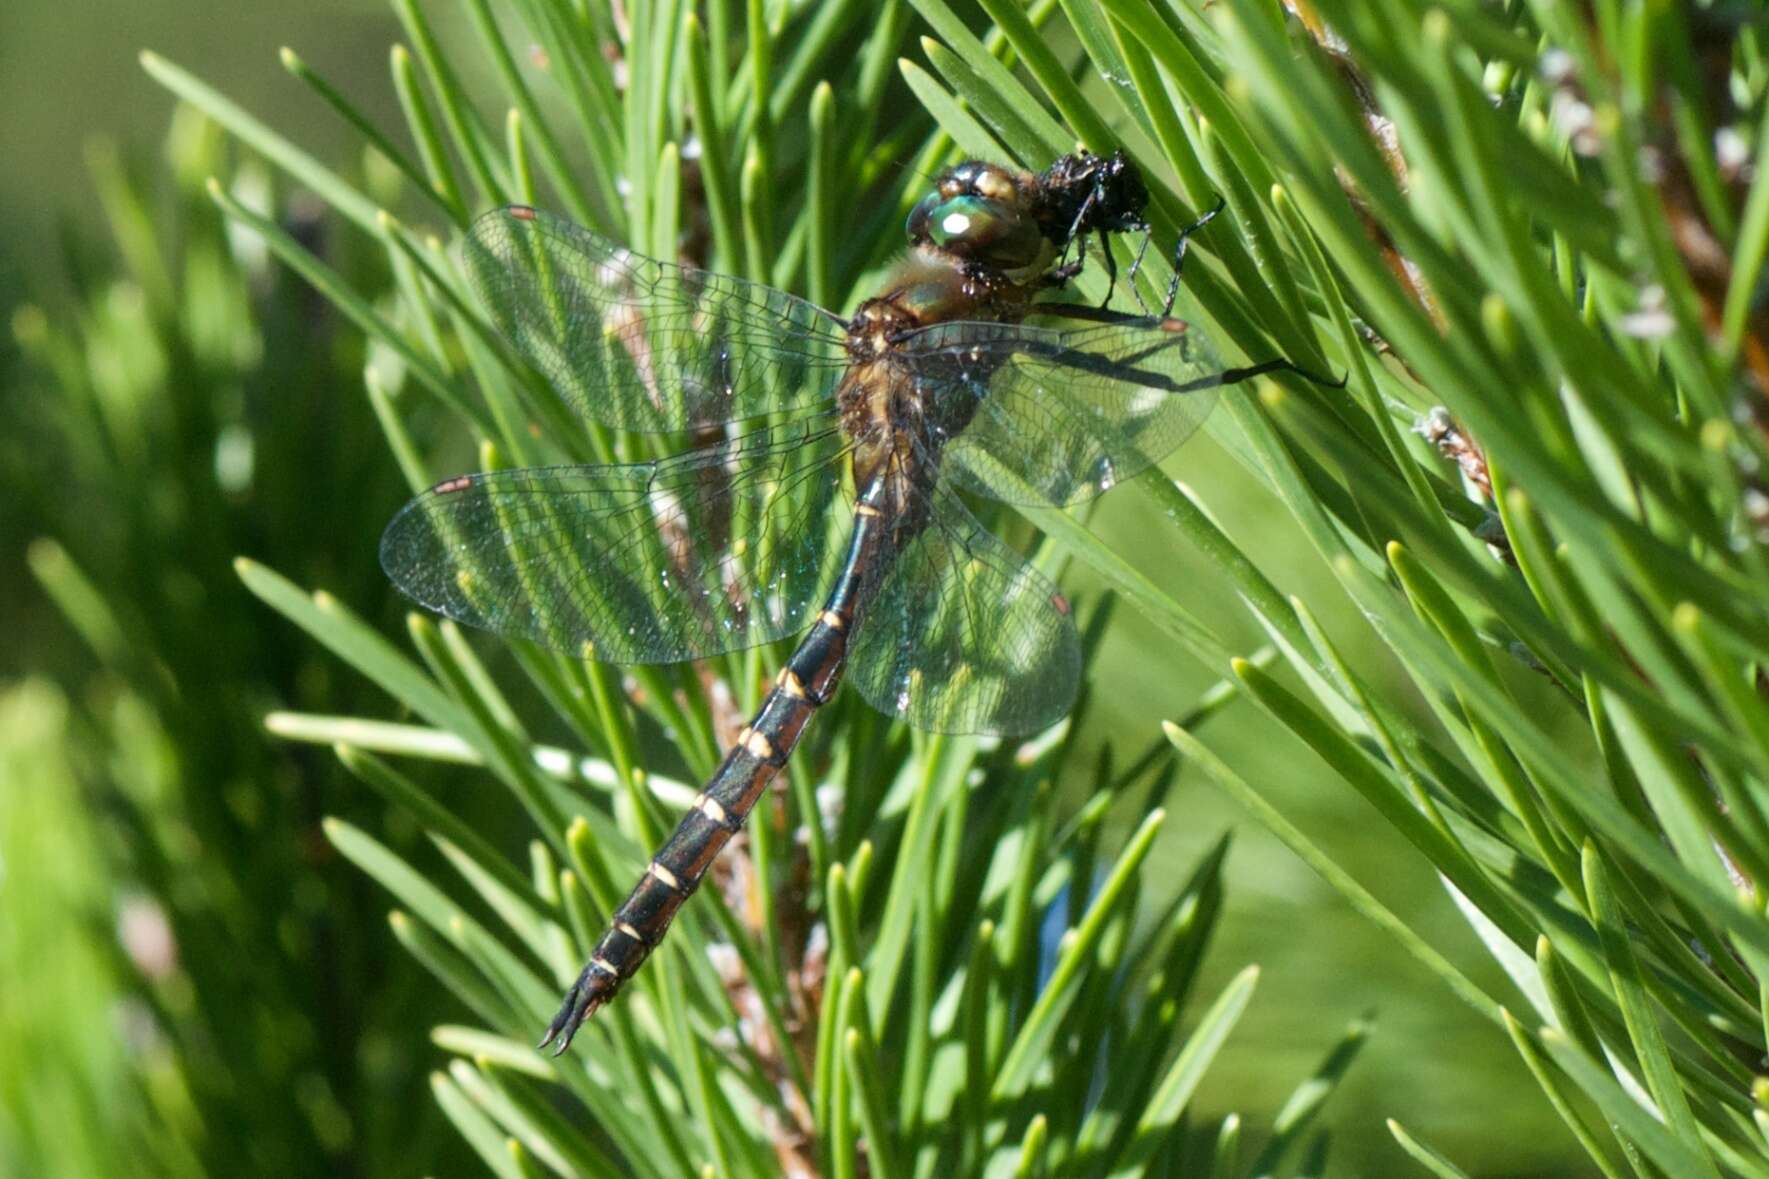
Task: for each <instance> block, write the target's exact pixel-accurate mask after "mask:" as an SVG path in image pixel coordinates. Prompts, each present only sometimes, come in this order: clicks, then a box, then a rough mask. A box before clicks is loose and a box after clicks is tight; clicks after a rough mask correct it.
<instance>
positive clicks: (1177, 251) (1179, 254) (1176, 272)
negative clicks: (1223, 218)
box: [1161, 196, 1228, 319]
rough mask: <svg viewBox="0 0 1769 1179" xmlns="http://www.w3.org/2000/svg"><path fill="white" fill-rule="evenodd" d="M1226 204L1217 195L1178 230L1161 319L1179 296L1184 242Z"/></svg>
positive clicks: (1183, 260)
mask: <svg viewBox="0 0 1769 1179" xmlns="http://www.w3.org/2000/svg"><path fill="white" fill-rule="evenodd" d="M1227 204H1228V201H1227V200H1225V199H1224V198H1223V197H1221V196H1218V197H1217V198H1216V203H1215V204H1214V205H1212V206H1210V208H1209V209H1208V210H1206V211H1205V212H1204V213H1203V214H1202V215H1201V216H1200V217H1199V218H1198V219H1197V220H1196V221H1194V222H1192V223H1191V224H1190V225H1188V226H1186V227H1185V228H1184V229H1182V230H1180V231H1179V244H1178V245H1176V246H1174V247H1173V278H1172V279H1171V280H1169V282H1168V283H1167V302H1165V303H1163V304H1162V305H1161V318H1162V319H1166V318H1167V317H1168V316H1170V315H1172V314H1173V301H1174V300H1175V299H1177V298H1178V297H1179V276H1180V274H1181V272H1182V271H1184V270H1185V247H1186V242H1188V241H1189V240H1191V236H1192V234H1194V233H1196V232H1198V230H1200V229H1202V228H1204V227H1205V226H1206V225H1208V224H1210V222H1211V221H1212V220H1214V219H1215V217H1216V215H1217V214H1218V213H1220V212H1222V210H1223V208H1224V207H1225V206H1226V205H1227Z"/></svg>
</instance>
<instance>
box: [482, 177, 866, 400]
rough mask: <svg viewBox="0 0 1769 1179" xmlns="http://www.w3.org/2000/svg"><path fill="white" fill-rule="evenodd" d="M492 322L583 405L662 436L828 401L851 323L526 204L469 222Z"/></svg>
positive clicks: (562, 391) (794, 299) (783, 295)
mask: <svg viewBox="0 0 1769 1179" xmlns="http://www.w3.org/2000/svg"><path fill="white" fill-rule="evenodd" d="M463 256H464V259H465V262H466V269H467V277H468V279H469V281H470V282H471V283H472V285H473V289H474V291H475V292H477V294H478V296H479V299H480V302H482V303H483V304H484V305H485V309H486V311H487V312H489V313H490V315H491V319H492V322H493V323H495V324H496V325H497V327H498V330H499V331H501V332H502V333H503V334H504V336H505V337H506V338H507V339H508V340H509V341H510V342H511V343H512V344H513V345H515V347H516V349H517V351H519V352H520V353H521V354H522V355H523V356H525V357H527V358H528V360H529V361H530V362H531V363H532V364H533V365H534V366H535V367H536V368H537V369H539V370H540V371H541V372H542V373H544V374H545V375H546V377H547V379H548V380H549V381H551V382H552V384H553V386H554V388H556V389H558V390H559V392H560V394H561V395H562V396H564V397H565V398H566V399H567V401H568V402H569V403H570V404H571V405H572V406H573V407H574V408H575V409H576V410H577V411H578V412H579V413H581V414H583V415H584V416H586V417H590V418H594V419H596V420H597V421H601V422H606V423H608V424H609V425H611V426H618V427H620V428H621V429H625V430H639V431H646V432H651V433H656V432H662V431H668V430H677V429H685V428H689V427H693V426H702V425H710V424H713V423H717V422H729V421H739V420H742V419H745V418H753V417H758V416H760V415H763V414H769V413H774V412H777V411H781V410H792V409H796V408H800V407H804V406H812V405H818V404H820V403H822V402H824V401H827V400H828V398H829V396H830V392H831V390H832V389H833V387H834V384H835V381H836V379H837V377H839V375H840V373H841V369H842V367H843V365H844V364H845V363H846V354H845V352H844V351H843V341H844V339H845V334H844V330H843V325H842V322H841V320H839V319H837V318H836V317H835V316H833V315H831V314H830V313H829V312H827V311H824V310H823V309H822V308H820V307H817V306H816V305H815V304H812V303H807V302H806V301H805V300H803V299H800V298H797V297H795V296H793V295H789V294H787V293H786V292H785V291H779V290H775V289H774V288H773V287H768V286H763V285H761V284H760V283H752V282H746V281H745V280H743V279H740V278H733V277H731V276H730V275H726V274H713V273H710V272H708V271H704V270H695V269H692V268H690V267H684V266H674V265H670V264H669V263H665V262H658V261H654V260H653V259H650V258H646V257H643V256H642V255H639V254H635V253H633V252H632V251H631V250H628V249H626V248H625V247H623V246H619V245H616V244H615V243H614V242H611V241H609V240H608V239H607V238H604V237H601V236H599V235H597V234H594V233H591V232H590V231H589V230H587V229H584V228H583V227H581V226H578V225H574V224H572V223H571V222H569V221H566V220H563V219H561V218H558V217H553V216H550V215H549V214H546V213H542V212H539V211H537V210H534V209H530V208H528V207H526V206H523V205H512V206H509V207H507V208H503V209H495V210H493V211H492V212H490V213H487V214H485V215H484V216H482V217H480V218H479V219H478V220H477V221H475V222H474V223H473V225H472V227H471V228H470V229H469V230H468V231H467V240H466V244H465V247H464V250H463Z"/></svg>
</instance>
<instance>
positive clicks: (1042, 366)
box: [902, 320, 1222, 506]
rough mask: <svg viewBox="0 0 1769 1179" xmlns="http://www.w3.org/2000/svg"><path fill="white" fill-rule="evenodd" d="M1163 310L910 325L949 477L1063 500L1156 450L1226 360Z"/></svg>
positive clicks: (1190, 416)
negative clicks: (1061, 327)
mask: <svg viewBox="0 0 1769 1179" xmlns="http://www.w3.org/2000/svg"><path fill="white" fill-rule="evenodd" d="M1157 322H1158V321H1153V320H1150V321H1138V322H1136V323H1118V324H1106V325H1101V326H1098V327H1088V328H1081V329H1077V330H1070V331H1054V330H1050V329H1047V328H1037V327H1026V326H1024V325H1021V324H1002V323H986V322H957V323H944V324H936V325H934V326H932V327H929V328H924V329H922V330H921V331H918V332H915V333H912V334H911V335H909V336H908V337H907V338H906V339H905V340H904V341H903V345H902V346H903V349H904V351H905V353H907V354H908V356H909V363H910V364H911V366H912V367H913V369H914V371H915V373H916V378H917V383H918V385H919V387H920V388H921V389H922V390H923V398H924V403H925V404H927V405H928V406H930V407H931V412H930V414H929V423H930V427H931V428H932V429H934V430H937V431H941V432H943V434H944V437H940V438H938V439H937V440H936V441H938V442H939V443H941V444H943V454H944V460H943V463H942V466H943V469H944V471H945V472H946V474H947V475H948V477H949V478H951V479H953V480H954V481H955V482H956V483H957V484H958V485H959V486H961V487H964V488H966V489H967V490H971V491H975V492H978V493H979V494H982V495H986V496H989V497H990V498H992V499H999V500H1005V501H1007V502H1009V503H1051V504H1057V505H1059V506H1060V505H1064V504H1071V503H1075V502H1077V501H1079V500H1084V499H1088V498H1090V497H1092V496H1095V495H1098V494H1099V493H1100V492H1102V491H1105V490H1108V489H1109V488H1111V487H1112V486H1113V485H1114V484H1116V483H1119V482H1122V481H1123V480H1125V479H1128V478H1130V477H1131V476H1133V475H1135V474H1137V473H1138V472H1140V471H1141V470H1143V469H1144V468H1145V467H1148V466H1151V465H1153V464H1154V463H1156V462H1158V461H1159V460H1160V459H1161V458H1162V457H1163V456H1165V455H1166V454H1167V453H1168V452H1170V451H1172V450H1173V449H1174V448H1176V447H1177V446H1178V445H1179V444H1180V443H1181V442H1184V441H1185V440H1186V438H1188V437H1190V436H1191V434H1192V432H1193V431H1194V430H1196V429H1197V428H1198V426H1199V425H1200V424H1201V423H1202V422H1203V420H1204V418H1205V417H1206V416H1208V415H1209V413H1210V410H1211V407H1212V406H1214V405H1215V404H1216V392H1215V390H1216V386H1217V385H1218V384H1219V383H1220V376H1221V372H1222V366H1221V364H1220V362H1219V361H1218V360H1217V358H1216V356H1215V354H1214V352H1213V351H1212V350H1211V348H1210V347H1209V344H1208V343H1207V342H1206V341H1205V340H1204V339H1203V338H1202V337H1201V336H1199V335H1197V334H1196V333H1193V332H1189V331H1184V330H1168V329H1165V328H1162V327H1160V326H1157ZM1166 322H1168V323H1178V321H1166ZM1182 326H1183V325H1182Z"/></svg>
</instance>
